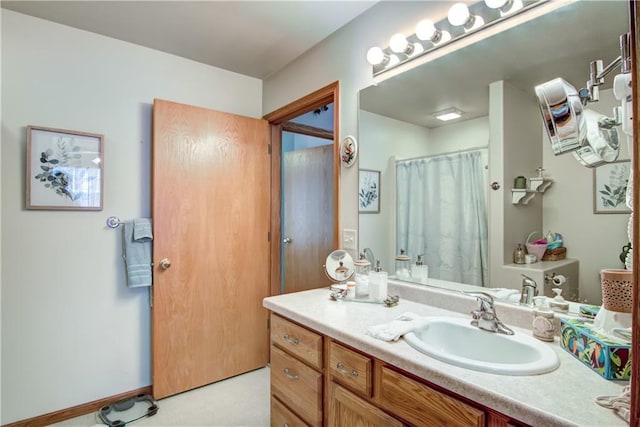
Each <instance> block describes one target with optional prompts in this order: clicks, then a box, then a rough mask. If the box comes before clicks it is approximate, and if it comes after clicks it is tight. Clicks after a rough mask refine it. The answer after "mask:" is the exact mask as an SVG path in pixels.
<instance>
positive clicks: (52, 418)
mask: <svg viewBox="0 0 640 427" xmlns="http://www.w3.org/2000/svg"><path fill="white" fill-rule="evenodd" d="M139 394H151V386H147V387H142V388H139V389H137V390H131V391H127V392H124V393H120V394H116V395H115V396H109V397H105V398H104V399H98V400H94V401H93V402H88V403H83V404H82V405H78V406H73V407H71V408H67V409H61V410H60V411H54V412H49V413H48V414H44V415H40V416H37V417H33V418H29V419H27V420H22V421H16V422H13V423H11V424H4V425H3V426H2V427H44V426H48V425H51V424H55V423H59V422H61V421H65V420H69V419H71V418H75V417H79V416H81V415H85V414H89V413H91V412H97V411H98V410H99V409H100V408H102V407H103V406H107V405H108V404H110V403H113V402H114V401H117V400H120V399H126V398H128V397H134V396H137V395H139Z"/></svg>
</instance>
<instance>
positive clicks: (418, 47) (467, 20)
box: [367, 0, 563, 77]
mask: <svg viewBox="0 0 640 427" xmlns="http://www.w3.org/2000/svg"><path fill="white" fill-rule="evenodd" d="M562 3H563V2H552V1H549V0H481V1H477V2H476V3H473V4H469V5H468V6H467V4H465V3H462V2H458V3H455V4H453V5H452V6H451V8H450V9H449V13H448V16H447V17H445V18H444V19H442V20H440V21H438V22H434V21H432V20H430V19H422V20H420V21H419V22H418V24H417V25H416V29H415V33H414V34H411V35H405V34H402V33H397V34H394V35H393V37H391V39H390V41H389V46H388V47H387V48H382V47H379V46H375V47H372V48H371V49H369V51H368V52H367V61H368V62H369V63H370V64H371V65H372V66H373V75H374V77H376V76H378V75H379V74H382V73H384V72H387V71H389V70H391V69H393V68H399V66H401V65H403V64H405V63H407V62H409V61H412V60H414V59H417V58H420V57H423V56H424V55H425V54H427V53H430V52H433V51H434V50H436V49H439V48H441V47H445V46H448V45H449V44H451V43H453V42H456V41H458V40H459V39H462V38H463V37H467V36H469V35H471V34H475V33H477V32H478V31H481V30H483V29H485V28H488V27H490V26H494V24H497V23H500V22H502V21H505V20H506V19H509V18H511V17H514V16H516V15H519V14H520V13H523V12H525V11H528V10H530V9H533V8H534V7H536V6H538V5H541V4H562ZM557 7H559V6H556V8H557ZM545 9H550V8H547V7H545V8H540V10H545ZM540 13H547V12H540ZM531 15H536V13H533V14H530V16H531ZM524 19H526V18H524ZM514 22H515V21H514ZM506 26H507V27H508V26H509V24H506ZM495 28H497V27H495ZM494 31H496V30H494ZM425 60H426V58H424V59H423V60H422V61H423V62H424V61H425ZM418 62H421V61H416V63H418ZM403 68H404V67H403ZM396 72H398V71H396ZM389 74H392V73H389Z"/></svg>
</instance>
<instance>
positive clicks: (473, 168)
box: [396, 151, 488, 286]
mask: <svg viewBox="0 0 640 427" xmlns="http://www.w3.org/2000/svg"><path fill="white" fill-rule="evenodd" d="M482 168H483V166H482V161H481V153H480V151H473V152H461V153H455V154H447V155H442V156H437V157H427V158H421V159H413V160H404V161H398V162H397V165H396V180H397V184H396V185H397V242H396V243H397V248H398V251H399V250H400V249H401V248H402V249H405V250H406V251H407V254H408V255H409V256H410V257H411V259H412V260H413V261H414V262H415V260H416V258H417V255H419V254H423V259H424V261H425V264H427V265H428V266H429V277H432V278H436V279H441V280H448V281H453V282H459V283H467V284H471V285H478V286H485V285H487V281H488V243H487V211H486V201H485V192H484V190H483V174H482Z"/></svg>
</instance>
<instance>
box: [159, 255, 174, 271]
mask: <svg viewBox="0 0 640 427" xmlns="http://www.w3.org/2000/svg"><path fill="white" fill-rule="evenodd" d="M169 267H171V261H169V258H162V259H161V260H160V268H161V269H163V270H166V269H167V268H169Z"/></svg>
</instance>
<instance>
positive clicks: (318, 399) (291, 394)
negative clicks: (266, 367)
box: [271, 314, 323, 426]
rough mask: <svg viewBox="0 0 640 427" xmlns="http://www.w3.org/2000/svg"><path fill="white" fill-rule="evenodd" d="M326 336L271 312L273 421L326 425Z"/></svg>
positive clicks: (281, 423) (277, 422)
mask: <svg viewBox="0 0 640 427" xmlns="http://www.w3.org/2000/svg"><path fill="white" fill-rule="evenodd" d="M322 340H323V338H322V335H319V334H317V333H315V332H312V331H310V330H308V329H306V328H304V327H302V326H300V325H297V324H295V323H293V322H290V321H288V320H286V319H284V318H282V317H279V316H276V315H273V314H272V315H271V411H272V413H274V414H276V416H275V417H274V416H272V417H271V424H272V425H274V426H275V425H280V426H283V425H286V424H288V425H289V426H292V425H309V426H321V425H322V417H323V409H322V406H323V398H322V397H323V394H322V389H323V374H322ZM282 418H285V420H284V422H283V420H282ZM287 420H290V421H287Z"/></svg>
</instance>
